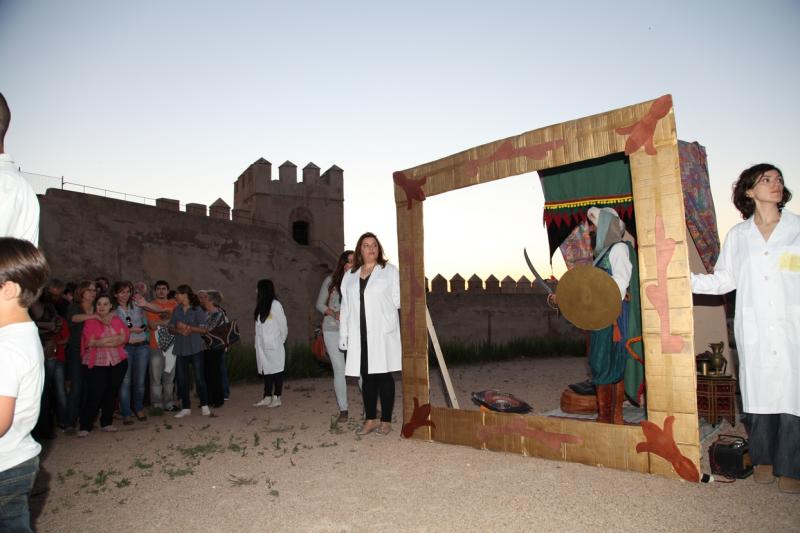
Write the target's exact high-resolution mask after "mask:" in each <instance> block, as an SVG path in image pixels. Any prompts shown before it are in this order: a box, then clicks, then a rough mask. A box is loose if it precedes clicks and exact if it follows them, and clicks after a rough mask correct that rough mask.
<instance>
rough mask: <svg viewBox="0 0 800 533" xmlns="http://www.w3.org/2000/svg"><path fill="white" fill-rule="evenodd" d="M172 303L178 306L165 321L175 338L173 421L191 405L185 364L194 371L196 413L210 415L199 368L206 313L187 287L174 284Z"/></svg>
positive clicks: (201, 362) (201, 369)
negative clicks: (176, 405)
mask: <svg viewBox="0 0 800 533" xmlns="http://www.w3.org/2000/svg"><path fill="white" fill-rule="evenodd" d="M175 300H176V301H177V302H178V305H177V306H175V309H174V310H173V311H172V318H171V319H170V321H169V328H170V332H171V333H173V334H174V335H175V340H174V345H173V352H174V353H175V355H176V359H177V360H176V363H175V366H176V374H177V375H176V378H177V380H178V395H179V396H180V398H181V410H180V411H178V412H177V413H175V418H183V417H184V416H189V415H190V414H192V409H191V406H192V404H191V402H190V401H189V363H191V364H192V368H193V369H194V384H195V387H197V395H198V396H199V397H200V410H201V412H202V413H203V416H211V409H209V407H208V392H207V390H206V376H205V369H204V365H203V363H204V361H203V359H204V351H205V343H204V342H203V337H202V335H203V334H204V333H206V331H207V329H206V312H205V311H204V310H203V308H202V307H201V306H200V301H199V300H198V299H197V295H196V294H195V293H194V292H193V291H192V288H191V287H190V286H188V285H178V287H177V288H176V289H175Z"/></svg>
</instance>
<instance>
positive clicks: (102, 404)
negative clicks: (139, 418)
mask: <svg viewBox="0 0 800 533" xmlns="http://www.w3.org/2000/svg"><path fill="white" fill-rule="evenodd" d="M83 368H84V372H85V373H84V384H85V385H86V402H85V403H84V404H83V409H82V410H81V430H82V431H91V430H92V426H93V425H94V419H95V418H96V417H97V411H98V410H100V427H101V428H104V427H106V426H110V425H111V424H112V423H113V422H114V406H115V405H116V403H117V393H118V392H119V386H120V384H121V383H122V380H123V378H124V377H125V373H126V372H127V371H128V360H127V359H126V360H125V361H121V362H119V363H117V364H116V365H114V366H94V367H92V368H89V367H88V366H85V367H83Z"/></svg>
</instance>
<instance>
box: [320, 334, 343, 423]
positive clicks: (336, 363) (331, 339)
mask: <svg viewBox="0 0 800 533" xmlns="http://www.w3.org/2000/svg"><path fill="white" fill-rule="evenodd" d="M322 338H323V339H324V340H325V349H326V350H327V351H328V357H330V359H331V366H333V390H334V392H335V393H336V403H337V404H339V410H340V411H347V381H346V380H345V375H344V352H343V351H341V350H340V349H339V332H338V331H325V330H322Z"/></svg>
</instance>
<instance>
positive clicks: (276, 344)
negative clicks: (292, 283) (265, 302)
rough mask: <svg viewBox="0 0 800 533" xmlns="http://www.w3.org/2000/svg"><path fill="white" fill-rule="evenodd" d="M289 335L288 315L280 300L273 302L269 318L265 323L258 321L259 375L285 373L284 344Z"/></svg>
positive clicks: (257, 350)
mask: <svg viewBox="0 0 800 533" xmlns="http://www.w3.org/2000/svg"><path fill="white" fill-rule="evenodd" d="M288 334H289V327H288V325H287V324H286V314H285V313H284V312H283V306H282V305H281V303H280V302H279V301H278V300H272V307H271V308H270V310H269V316H268V317H267V319H266V320H265V321H264V322H261V321H260V320H258V319H256V342H255V344H256V365H257V366H258V373H259V374H277V373H278V372H283V369H284V366H285V365H286V349H285V348H284V346H283V343H285V342H286V336H287V335H288Z"/></svg>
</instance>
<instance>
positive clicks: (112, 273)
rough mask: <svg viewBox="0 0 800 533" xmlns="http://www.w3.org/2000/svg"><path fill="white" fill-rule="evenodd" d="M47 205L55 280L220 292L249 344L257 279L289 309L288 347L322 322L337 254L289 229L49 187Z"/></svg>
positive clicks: (43, 240) (44, 234) (43, 233)
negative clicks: (318, 305) (303, 241)
mask: <svg viewBox="0 0 800 533" xmlns="http://www.w3.org/2000/svg"><path fill="white" fill-rule="evenodd" d="M39 203H40V206H41V221H40V247H41V249H42V250H43V251H44V253H45V255H46V256H47V259H48V261H49V262H50V264H51V267H52V269H53V275H54V276H56V277H59V278H61V279H64V280H72V281H79V280H82V279H87V278H91V279H94V278H95V277H97V276H99V275H104V276H107V277H108V278H109V279H111V280H112V281H113V280H119V279H128V280H131V281H136V280H145V281H147V282H149V283H150V284H151V285H152V283H153V282H155V281H156V280H158V279H162V278H163V279H166V280H167V281H168V282H169V283H170V286H171V287H172V288H175V287H176V286H177V285H179V284H182V283H186V284H189V285H190V286H191V287H192V288H193V289H194V290H195V291H197V290H199V289H218V290H220V291H222V293H223V295H224V297H225V301H224V302H223V307H225V309H226V310H227V311H228V313H229V315H230V316H231V317H232V318H237V319H238V320H239V323H240V327H241V332H242V338H243V341H244V342H246V343H248V344H250V343H252V339H253V330H254V325H253V321H252V319H251V317H252V312H253V308H254V306H255V289H256V282H257V281H258V280H259V279H261V278H270V279H272V280H273V282H274V283H275V287H276V291H277V293H278V298H279V300H280V301H281V303H282V304H283V307H284V309H285V310H286V315H287V318H288V322H289V343H288V344H289V345H291V344H292V343H293V342H304V343H305V342H308V338H309V336H310V334H311V331H312V329H313V326H314V324H315V323H316V322H318V317H319V314H318V313H317V312H316V310H315V309H314V304H315V302H316V296H317V292H318V290H319V287H320V284H321V282H322V279H323V278H324V277H325V275H326V274H327V273H329V272H330V271H331V270H332V269H333V267H334V266H335V265H334V264H333V261H335V260H336V257H334V256H332V255H331V254H329V253H327V252H325V251H324V250H320V249H319V248H317V247H314V246H301V245H299V244H297V243H296V242H294V241H293V240H292V238H291V234H290V233H287V232H286V231H285V230H284V229H282V228H279V227H275V226H269V225H267V226H258V225H253V224H240V223H236V222H232V221H230V220H225V219H217V218H212V217H209V216H202V215H192V214H188V213H185V212H180V211H175V210H170V209H165V208H159V207H152V206H146V205H142V204H138V203H132V202H125V201H121V200H115V199H110V198H104V197H101V196H94V195H88V194H82V193H77V192H71V191H63V190H58V189H49V190H48V191H47V193H46V195H44V196H40V197H39ZM341 220H342V219H341V218H340V219H339V220H338V221H337V222H336V225H337V226H339V227H341Z"/></svg>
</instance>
